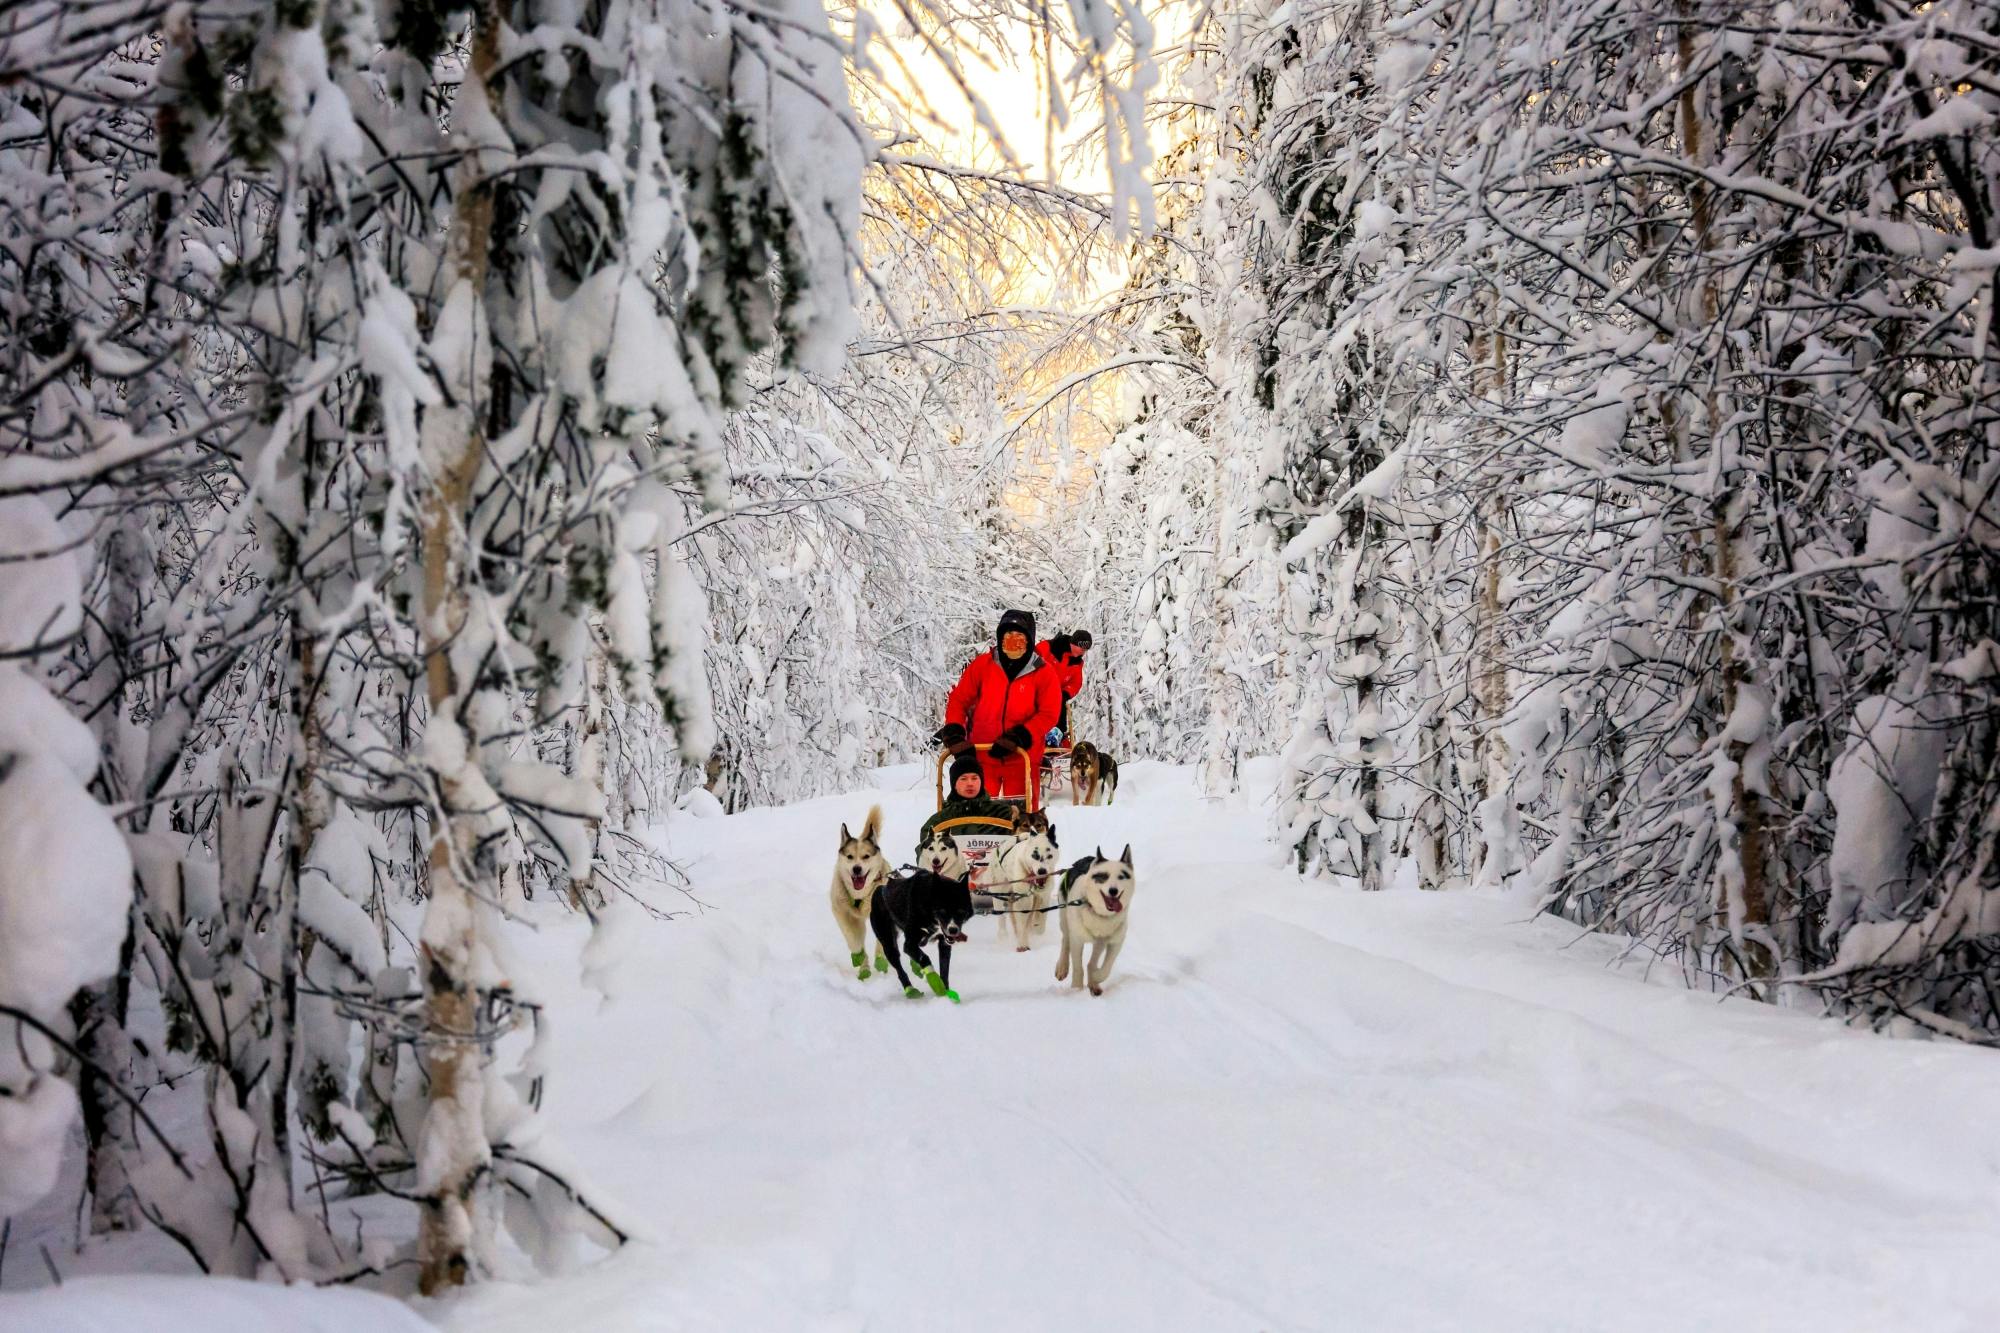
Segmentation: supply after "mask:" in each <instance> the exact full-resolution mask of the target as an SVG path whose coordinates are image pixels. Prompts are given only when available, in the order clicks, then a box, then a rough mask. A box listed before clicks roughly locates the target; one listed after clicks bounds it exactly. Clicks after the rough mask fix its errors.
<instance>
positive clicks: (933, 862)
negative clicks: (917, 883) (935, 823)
mask: <svg viewBox="0 0 2000 1333" xmlns="http://www.w3.org/2000/svg"><path fill="white" fill-rule="evenodd" d="M917 864H918V865H919V866H921V867H923V868H924V869H925V870H928V871H930V872H931V873H932V874H933V875H943V876H944V877H945V878H946V879H964V878H965V877H966V876H967V875H969V874H971V873H972V870H971V867H969V866H968V865H966V863H965V855H964V853H962V852H960V851H959V850H958V844H957V843H955V842H953V841H952V840H951V835H950V834H949V833H945V832H942V831H941V830H938V829H932V830H931V836H930V837H929V838H928V839H927V840H926V841H925V842H924V845H923V846H921V847H919V848H917Z"/></svg>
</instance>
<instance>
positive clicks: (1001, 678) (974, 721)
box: [937, 611, 1063, 797]
mask: <svg viewBox="0 0 2000 1333" xmlns="http://www.w3.org/2000/svg"><path fill="white" fill-rule="evenodd" d="M1034 642H1035V618H1034V616H1032V615H1030V614H1029V613H1028V612H1026V611H1008V612H1005V613H1004V614H1002V615H1001V617H1000V625H999V627H998V628H997V629H996V630H995V631H994V634H993V644H994V646H993V651H992V652H990V653H981V654H980V655H979V656H977V657H975V658H973V659H972V661H971V662H970V663H969V664H968V665H967V666H966V668H965V671H964V673H963V674H962V675H960V676H959V678H958V684H957V685H956V686H954V687H953V688H952V691H951V697H950V698H948V699H946V700H945V705H944V725H943V726H942V727H939V728H938V730H937V739H938V742H939V743H940V744H942V745H943V746H944V747H945V748H946V749H948V750H951V751H953V752H954V753H958V752H961V751H963V750H964V749H965V748H966V747H967V746H970V745H991V746H992V747H993V748H992V749H991V750H988V751H987V752H986V754H985V755H983V756H982V757H981V759H982V764H981V766H982V767H983V768H984V769H985V772H986V790H988V791H990V792H992V793H993V794H994V795H995V796H1012V797H1022V796H1026V795H1027V794H1028V791H1027V787H1026V786H1025V785H1024V783H1025V780H1026V778H1027V774H1026V773H1023V772H1022V771H1021V761H1020V759H1019V758H1018V757H1017V756H1018V755H1019V754H1020V753H1021V752H1022V751H1024V750H1025V751H1026V752H1027V755H1028V762H1029V765H1030V768H1029V770H1028V771H1029V772H1035V771H1036V770H1038V769H1039V768H1040V767H1041V762H1042V743H1043V738H1044V737H1045V736H1046V735H1047V734H1048V730H1049V728H1050V727H1053V726H1054V725H1055V724H1056V721H1057V720H1058V719H1059V718H1060V717H1061V716H1062V698H1063V694H1062V680H1061V673H1060V672H1059V671H1057V670H1056V669H1054V668H1052V667H1050V666H1049V665H1048V664H1047V663H1045V662H1043V661H1042V659H1041V658H1040V657H1039V656H1037V655H1036V653H1035V651H1034V649H1033V648H1032V647H1031V645H1032V644H1033V643H1034Z"/></svg>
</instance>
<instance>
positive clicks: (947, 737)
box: [931, 722, 965, 752]
mask: <svg viewBox="0 0 2000 1333" xmlns="http://www.w3.org/2000/svg"><path fill="white" fill-rule="evenodd" d="M931 739H932V740H934V741H936V742H937V743H938V744H939V745H942V746H943V747H944V748H945V749H947V750H951V751H953V752H956V751H957V750H958V749H959V748H960V747H961V746H963V745H964V744H965V728H964V727H961V726H960V725H958V723H956V722H947V723H945V724H944V725H943V726H941V727H939V728H938V729H937V730H936V731H934V732H932V733H931Z"/></svg>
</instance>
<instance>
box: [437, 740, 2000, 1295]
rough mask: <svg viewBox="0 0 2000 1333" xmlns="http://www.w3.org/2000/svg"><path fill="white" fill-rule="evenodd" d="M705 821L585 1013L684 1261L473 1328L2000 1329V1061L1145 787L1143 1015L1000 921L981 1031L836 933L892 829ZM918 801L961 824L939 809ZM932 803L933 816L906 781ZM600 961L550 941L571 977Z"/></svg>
mask: <svg viewBox="0 0 2000 1333" xmlns="http://www.w3.org/2000/svg"><path fill="white" fill-rule="evenodd" d="M884 780H885V783H886V785H887V786H888V787H889V788H891V790H885V791H883V792H881V793H879V794H875V793H863V794H858V795H853V796H844V797H840V798H835V799H827V800H820V801H814V802H810V803H807V804H804V805H799V806H793V807H789V808H784V809H775V810H759V811H751V812H747V813H744V814H741V815H737V816H734V817H731V818H728V819H720V818H718V819H710V820H697V819H692V818H686V817H677V818H676V821H675V822H674V823H673V824H672V825H671V827H670V829H669V831H668V837H669V840H670V843H671V850H672V852H673V854H674V855H675V856H676V857H677V858H680V859H682V860H683V861H684V862H685V863H687V864H689V866H690V869H691V870H692V871H693V873H694V874H695V876H696V878H697V881H698V882H699V884H700V885H701V892H702V896H703V897H704V899H706V901H707V902H708V903H709V904H711V906H712V910H711V911H709V912H707V913H706V914H703V915H700V916H697V917H693V918H690V919H685V920H682V921H678V922H675V923H673V924H671V925H665V926H660V927H657V928H654V929H651V930H648V931H646V932H644V937H643V943H642V945H641V947H639V948H636V949H633V950H632V951H631V952H630V953H629V955H628V956H627V957H626V958H625V959H624V960H623V961H622V962H621V963H620V964H619V965H618V967H617V969H616V970H617V973H618V978H617V984H616V985H615V986H614V987H613V990H614V993H616V994H617V996H618V998H617V999H615V1000H614V1001H611V1002H609V1003H608V1004H607V1005H606V1006H605V1007H604V1008H603V1009H602V1011H601V1012H599V1013H596V1014H595V1015H594V1016H591V1017H589V1018H588V1019H587V1020H586V1019H585V1018H584V1017H583V1010H587V1009H590V1008H594V1007H595V1006H596V1005H597V1004H598V1001H597V999H596V997H595V996H594V995H589V994H586V993H585V992H583V991H581V990H578V989H575V988H573V987H571V988H569V989H560V988H559V989H558V992H557V994H556V995H555V997H554V999H555V1003H554V1013H555V1015H556V1019H557V1021H558V1022H559V1023H561V1024H562V1027H561V1030H560V1031H561V1035H562V1037H563V1039H564V1040H563V1046H562V1050H561V1052H560V1054H559V1056H558V1060H559V1064H558V1069H559V1071H560V1072H559V1074H558V1077H557V1078H556V1079H555V1080H554V1081H553V1085H552V1093H551V1100H550V1107H551V1110H552V1112H553V1116H554V1119H555V1121H556V1123H557V1125H558V1128H559V1130H560V1132H561V1133H562V1134H563V1136H564V1138H565V1139H566V1141H567V1145H568V1147H569V1148H570V1150H571V1151H572V1152H573V1153H574V1154H575V1155H576V1156H577V1157H578V1158H579V1159H580V1161H581V1162H582V1164H583V1165H584V1166H585V1167H586V1168H587V1169H588V1171H589V1174H590V1176H591V1177H592V1178H594V1180H595V1182H596V1183H597V1185H598V1186H599V1188H601V1189H605V1190H608V1191H609V1192H611V1193H612V1194H614V1195H615V1196H616V1198H617V1199H618V1200H619V1202H620V1203H621V1204H622V1205H623V1207H624V1208H625V1210H626V1211H627V1213H628V1214H630V1215H633V1216H636V1217H638V1218H640V1219H642V1220H643V1223H644V1225H645V1226H646V1227H647V1228H648V1229H649V1230H650V1233H651V1234H650V1238H649V1240H648V1241H646V1242H645V1243H643V1244H637V1245H633V1246H630V1247H627V1249H626V1250H624V1251H623V1252H621V1253H620V1254H619V1255H617V1256H615V1257H614V1258H612V1259H610V1260H609V1261H607V1262H605V1263H603V1264H600V1265H598V1266H596V1267H594V1268H592V1269H588V1270H585V1271H584V1272H582V1273H580V1274H578V1275H577V1276H575V1277H572V1278H568V1279H562V1280H555V1281H549V1282H544V1283H542V1284H540V1285H535V1286H527V1287H517V1286H507V1285H493V1286H488V1287H485V1288H483V1289H481V1290H479V1291H477V1292H476V1293H474V1294H472V1295H469V1296H467V1297H465V1298H462V1299H461V1300H460V1301H459V1302H458V1303H456V1304H455V1305H451V1306H446V1307H433V1309H432V1310H431V1311H430V1312H429V1313H431V1314H432V1316H433V1317H436V1318H442V1319H443V1320H444V1321H445V1322H447V1323H449V1324H450V1325H452V1326H455V1327H459V1328H463V1329H466V1330H480V1331H481V1333H502V1331H504V1330H513V1329H520V1330H536V1331H537V1333H540V1331H541V1330H546V1329H548V1328H552V1327H569V1328H582V1327H591V1328H601V1329H626V1328H677V1329H678V1328H718V1329H719V1328H727V1329H732V1330H741V1329H752V1328H757V1329H780V1328H782V1329H854V1330H859V1329H864V1328H867V1329H906V1328H920V1327H930V1328H940V1329H945V1328H948V1329H953V1330H958V1329H973V1328H983V1329H1027V1328H1050V1327H1056V1326H1059V1325H1067V1324H1070V1323H1072V1322H1073V1321H1077V1322H1080V1324H1081V1326H1083V1327H1111V1328H1115V1327H1133V1328H1196V1327H1199V1328H1203V1329H1208V1330H1214V1329H1287V1328H1321V1329H1323V1328H1356V1329H1361V1328H1398V1329H1433V1328H1434V1329H1474V1328H1476V1329H1481V1330H1496V1329H1507V1328H1517V1327H1518V1328H1522V1329H1535V1330H1556V1329H1609V1328H1617V1329H1696V1328H1711V1327H1714V1328H1719V1327H1730V1328H1735V1329H1803V1328H1812V1329H1817V1330H1830V1329H1857V1330H1860V1329H1867V1330H1882V1329H1897V1328H1909V1329H1916V1328H1922V1329H1926V1330H1948V1329H1954V1328H1968V1329H1969V1328H1974V1327H1979V1328H1991V1327H1993V1326H1994V1325H1995V1323H1996V1321H2000V1136H1996V1135H1995V1134H1994V1133H1993V1125H1994V1116H1995V1114H1996V1111H2000V1059H1996V1058H1995V1057H1994V1056H1993V1054H1992V1053H1990V1052H1984V1051H1976V1050H1970V1049H1967V1048H1963V1047H1958V1046H1953V1045H1947V1044H1942V1043H1920V1042H1898V1041H1891V1040H1886V1039H1881V1038H1875V1037H1870V1036H1867V1035H1864V1034H1859V1033H1854V1032H1850V1031H1846V1030H1844V1029H1841V1028H1839V1027H1837V1026H1835V1025H1833V1024H1831V1023H1827V1022H1824V1021H1820V1020H1815V1019H1812V1018H1809V1017H1806V1016H1804V1015H1800V1014H1792V1013H1786V1012H1781V1011H1778V1010H1774V1009H1771V1008H1768V1007H1764V1006H1758V1005H1753V1004H1749V1003H1744V1002H1727V1003H1718V1002H1717V1001H1716V1000H1715V999H1714V998H1713V997H1711V996H1704V995H1695V994H1689V993H1686V992H1684V991H1682V990H1680V989H1678V988H1676V987H1673V986H1669V985H1665V984H1647V983H1646V982H1645V981H1644V980H1642V979H1641V978H1639V977H1638V976H1637V975H1635V974H1634V973H1633V972H1632V971H1631V970H1629V969H1627V970H1622V971H1621V970H1618V969H1615V968H1610V967H1607V966H1606V963H1607V960H1608V959H1609V958H1610V957H1611V955H1612V954H1613V953H1614V952H1615V950H1614V947H1613V945H1612V944H1611V943H1610V942H1608V941H1605V940H1602V939H1598V938H1586V939H1582V940H1577V941H1572V932H1570V931H1567V930H1566V929H1565V928H1563V927H1562V926H1561V924H1560V923H1556V922H1552V921H1549V920H1548V919H1546V918H1544V919H1541V920H1525V921H1524V920H1523V917H1524V915H1525V912H1524V909H1523V907H1522V905H1521V904H1520V903H1519V902H1518V901H1515V902H1510V901H1508V900H1506V899H1503V898H1500V897H1498V896H1493V895H1475V894H1450V895H1424V894H1417V893H1413V892H1400V893H1387V894H1380V895H1374V896H1363V895H1360V894H1356V893H1352V892H1345V891H1341V890H1336V889H1333V888H1330V887H1328V886H1325V885H1319V884H1310V883H1301V882H1299V881H1298V880H1296V879H1295V878H1294V877H1292V876H1291V875H1289V874H1287V873H1286V872H1285V871H1284V870H1283V869H1282V868H1280V867H1278V866H1277V865H1275V864H1274V861H1275V854H1274V853H1273V851H1272V850H1271V849H1270V847H1269V846H1268V845H1267V844H1265V843H1264V842H1263V841H1262V839H1261V837H1260V830H1261V829H1262V827H1263V819H1262V817H1261V815H1260V814H1259V813H1258V812H1256V811H1253V810H1249V809H1246V808H1244V807H1242V806H1240V805H1239V806H1211V805H1207V804H1205V803H1203V802H1201V801H1200V800H1199V799H1198V798H1197V797H1196V796H1195V794H1194V792H1193V790H1192V786H1191V783H1190V780H1189V778H1188V776H1187V775H1186V774H1185V773H1184V772H1182V771H1181V770H1177V769H1172V768H1166V767H1161V766H1155V765H1145V764H1138V765H1133V766H1132V767H1131V768H1130V769H1129V770H1128V780H1127V785H1126V787H1125V789H1124V790H1123V791H1122V792H1121V793H1120V800H1119V804H1118V805H1117V806H1115V807H1112V808H1109V809H1100V810H1081V811H1071V810H1069V809H1066V808H1063V807H1060V806H1058V807H1057V809H1056V811H1055V819H1056V824H1057V828H1058V830H1059V831H1060V834H1061V838H1062V843H1063V848H1064V851H1065V853H1066V854H1067V855H1069V856H1075V855H1080V854H1082V853H1083V852H1087V851H1089V850H1090V849H1091V848H1092V847H1093V846H1095V845H1097V844H1100V843H1101V844H1102V845H1103V846H1104V847H1105V849H1106V850H1107V851H1113V850H1115V849H1116V848H1117V847H1119V846H1121V845H1123V844H1124V843H1125V842H1127V841H1128V840H1129V841H1130V842H1131V843H1132V844H1133V845H1134V848H1135V860H1136V863H1137V868H1138V872H1139V889H1138V893H1137V897H1136V901H1135V903H1134V906H1133V909H1132V910H1133V913H1134V915H1133V919H1132V925H1131V932H1132V934H1131V939H1130V942H1129V944H1128V947H1127V948H1126V950H1125V953H1124V956H1123V958H1121V960H1120V963H1119V971H1118V973H1117V974H1116V975H1115V976H1114V977H1113V979H1112V982H1111V984H1110V986H1109V987H1108V989H1107V993H1106V994H1105V995H1104V996H1103V997H1102V998H1098V999H1093V998H1091V997H1089V996H1088V995H1087V994H1077V993H1073V992H1071V991H1069V990H1068V989H1067V988H1059V987H1058V985H1057V983H1056V982H1055V981H1054V979H1053V977H1052V969H1053V962H1054V944H1053V932H1051V935H1050V937H1049V938H1048V939H1046V940H1045V941H1044V942H1043V943H1042V944H1041V945H1040V946H1039V947H1038V948H1037V949H1036V950H1035V951H1034V952H1032V953H1030V954H1028V955H1025V956H1023V955H1017V954H1016V953H1014V952H1013V951H1012V950H1011V947H1006V948H1003V947H1002V946H1000V945H999V944H997V943H995V942H994V939H993V928H992V925H991V923H988V922H977V923H975V925H974V930H973V938H974V943H973V945H972V946H971V947H969V948H965V949H962V950H960V951H959V952H958V954H957V955H956V957H955V959H954V969H953V981H954V983H955V985H956V987H957V989H958V990H959V991H960V992H961V994H962V995H963V996H964V997H965V1002H964V1004H963V1005H961V1006H957V1007H954V1006H952V1005H950V1004H948V1003H946V1002H944V1001H942V1000H934V999H928V998H927V999H924V1000H921V1001H912V1000H908V999H905V998H904V997H903V996H902V995H901V994H900V992H899V991H898V990H897V989H896V988H895V986H894V983H893V981H885V980H883V979H881V978H879V977H878V978H875V979H872V980H870V981H868V982H857V981H855V980H854V979H853V977H852V975H851V972H850V971H849V969H848V968H847V967H846V965H845V964H846V957H845V952H844V949H843V948H842V947H841V945H840V941H839V936H838V933H837V931H836V929H835V927H834V924H833V921H832V919H831V916H830V913H829V911H828V908H827V903H826V879H827V877H828V875H829V874H830V867H831V864H832V855H833V851H834V847H835V839H836V835H837V830H838V828H839V825H840V824H841V822H842V821H843V820H845V821H846V822H847V823H848V824H850V826H853V827H859V825H860V821H861V819H862V818H863V816H864V815H865V813H866V811H867V808H868V806H869V804H870V802H871V801H872V800H875V799H880V801H881V802H882V804H883V806H884V808H885V811H886V813H887V817H888V835H887V836H888V841H889V843H890V849H891V851H892V853H896V854H898V855H899V856H907V854H908V851H907V848H908V844H909V843H910V842H911V841H913V839H914V835H915V831H916V828H917V824H918V823H919V821H920V819H921V817H922V815H923V814H924V812H925V811H926V810H927V809H928V782H921V783H919V781H918V778H917V774H916V772H915V770H913V769H902V770H890V771H887V772H885V774H884ZM912 786H918V787H921V790H909V789H908V788H910V787H912ZM899 788H900V789H899ZM574 945H575V939H574V937H573V936H572V937H569V938H567V939H564V938H561V937H559V936H553V935H552V936H551V937H550V938H549V939H547V940H546V941H544V942H542V943H541V944H540V945H539V946H538V949H537V952H538V953H542V954H544V955H545V957H544V959H543V961H546V962H547V964H548V966H547V968H546V970H547V971H548V972H549V973H550V974H551V975H552V976H553V975H556V974H557V973H559V972H561V971H563V970H564V969H562V968H561V967H560V966H559V965H558V963H557V960H558V959H559V958H561V957H562V956H564V955H565V954H568V955H569V956H570V957H573V956H574V955H573V952H572V951H573V949H574Z"/></svg>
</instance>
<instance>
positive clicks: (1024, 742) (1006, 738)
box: [986, 727, 1035, 759]
mask: <svg viewBox="0 0 2000 1333" xmlns="http://www.w3.org/2000/svg"><path fill="white" fill-rule="evenodd" d="M1034 743H1035V738H1034V737H1033V736H1030V735H1029V734H1028V729H1027V728H1026V727H1009V728H1007V730H1005V731H1003V732H1001V733H1000V739H998V740H996V741H994V742H993V746H992V748H991V749H989V750H988V751H987V752H986V754H987V757H988V758H991V759H1012V758H1013V757H1014V756H1015V755H1017V754H1019V753H1020V752H1021V751H1023V750H1025V749H1027V748H1028V747H1029V746H1031V745H1033V744H1034Z"/></svg>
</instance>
